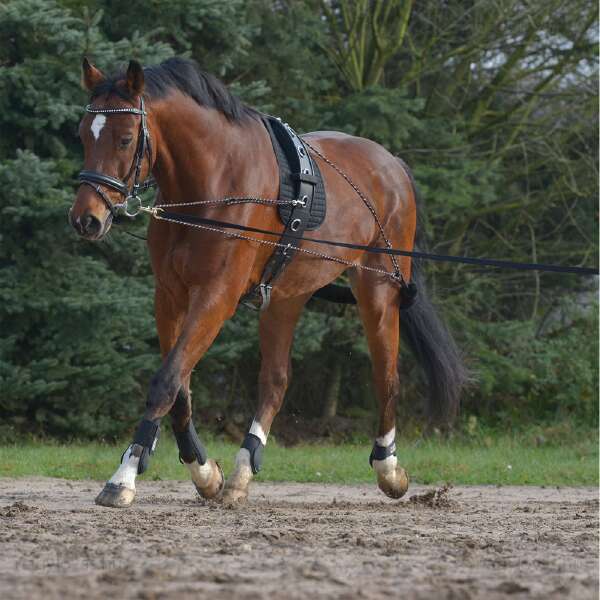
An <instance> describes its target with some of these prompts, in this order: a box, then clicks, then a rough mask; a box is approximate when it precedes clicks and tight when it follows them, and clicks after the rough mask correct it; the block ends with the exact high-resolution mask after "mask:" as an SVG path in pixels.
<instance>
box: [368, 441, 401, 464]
mask: <svg viewBox="0 0 600 600" xmlns="http://www.w3.org/2000/svg"><path fill="white" fill-rule="evenodd" d="M390 456H396V442H395V441H393V442H392V443H391V444H390V445H389V446H380V445H379V444H378V443H377V442H375V443H374V444H373V450H371V456H369V464H370V465H371V466H373V461H374V460H385V459H386V458H388V457H390Z"/></svg>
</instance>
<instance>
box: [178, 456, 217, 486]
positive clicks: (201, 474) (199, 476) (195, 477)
mask: <svg viewBox="0 0 600 600" xmlns="http://www.w3.org/2000/svg"><path fill="white" fill-rule="evenodd" d="M185 466H186V467H187V468H188V469H189V470H190V475H191V476H192V481H193V482H194V483H195V484H196V485H197V486H198V487H199V488H205V487H206V486H207V485H208V483H209V482H210V478H211V475H212V467H211V466H210V464H209V462H208V461H206V462H205V463H204V464H203V465H201V464H200V463H199V462H198V461H197V460H195V461H194V462H191V463H186V464H185Z"/></svg>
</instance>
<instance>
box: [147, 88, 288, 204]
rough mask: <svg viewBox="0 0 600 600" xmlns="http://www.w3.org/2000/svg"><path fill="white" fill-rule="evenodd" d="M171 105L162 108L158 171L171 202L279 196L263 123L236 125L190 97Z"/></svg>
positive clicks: (163, 190) (164, 190)
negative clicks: (275, 187)
mask: <svg viewBox="0 0 600 600" xmlns="http://www.w3.org/2000/svg"><path fill="white" fill-rule="evenodd" d="M180 100H181V101H180ZM168 104H169V103H167V102H166V101H165V102H164V103H162V106H160V107H159V108H160V114H159V117H158V119H157V121H158V129H159V131H158V135H157V136H156V137H157V140H156V143H157V145H158V147H157V158H156V163H155V168H154V172H153V174H154V176H155V177H156V180H157V182H158V184H159V187H160V190H161V193H162V195H163V197H164V199H165V201H166V202H167V203H175V202H188V201H198V200H214V199H219V198H223V197H226V196H235V195H238V196H243V195H247V196H250V195H265V194H268V195H272V194H273V193H275V192H276V190H274V189H271V188H273V186H274V181H275V182H276V181H277V171H276V163H275V159H274V156H273V152H272V148H271V142H270V139H269V137H268V134H267V132H266V129H265V128H264V126H263V124H262V123H260V121H259V120H257V119H252V118H248V119H246V121H245V122H243V123H231V122H230V121H228V120H227V118H226V117H225V116H224V115H223V114H222V113H220V112H218V111H216V110H214V109H209V108H204V107H201V106H198V105H197V104H196V103H195V102H194V101H193V100H192V99H190V98H187V97H185V98H183V99H180V98H178V102H177V105H175V104H174V103H170V104H171V105H170V106H169V105H168Z"/></svg>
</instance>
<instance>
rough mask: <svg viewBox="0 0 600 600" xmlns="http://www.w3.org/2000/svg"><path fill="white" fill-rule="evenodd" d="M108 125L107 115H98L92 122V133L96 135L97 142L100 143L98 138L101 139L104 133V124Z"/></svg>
mask: <svg viewBox="0 0 600 600" xmlns="http://www.w3.org/2000/svg"><path fill="white" fill-rule="evenodd" d="M105 123H106V116H105V115H96V116H95V117H94V120H93V121H92V127H91V129H92V133H93V134H94V139H95V140H96V141H98V138H99V137H100V132H101V131H102V128H103V127H104V124H105Z"/></svg>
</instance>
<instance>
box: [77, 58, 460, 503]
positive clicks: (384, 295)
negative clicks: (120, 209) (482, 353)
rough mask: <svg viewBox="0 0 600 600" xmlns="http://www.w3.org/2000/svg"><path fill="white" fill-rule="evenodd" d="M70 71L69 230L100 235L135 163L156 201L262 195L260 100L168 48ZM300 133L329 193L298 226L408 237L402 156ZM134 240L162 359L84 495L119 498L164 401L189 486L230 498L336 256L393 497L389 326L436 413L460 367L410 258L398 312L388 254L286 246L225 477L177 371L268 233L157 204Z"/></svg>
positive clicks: (182, 372)
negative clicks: (79, 110)
mask: <svg viewBox="0 0 600 600" xmlns="http://www.w3.org/2000/svg"><path fill="white" fill-rule="evenodd" d="M82 84H83V86H84V87H85V89H86V90H87V91H88V92H89V93H90V96H91V104H90V105H89V107H88V109H87V112H86V114H85V115H84V117H83V119H82V120H81V123H80V125H79V135H80V138H81V141H82V143H83V146H84V169H86V170H85V171H82V174H81V179H82V185H81V186H80V187H79V189H78V191H77V194H76V197H75V201H74V204H73V206H72V207H71V209H70V213H69V219H70V223H71V224H72V225H73V227H74V228H75V229H76V230H77V232H78V233H79V234H80V235H81V236H83V237H84V238H86V239H88V240H100V239H101V238H103V237H104V236H105V235H106V234H107V232H108V231H109V229H110V227H111V224H112V222H113V216H114V213H115V210H114V207H115V206H116V205H117V204H118V203H119V201H120V200H121V199H122V197H123V196H124V195H127V190H128V186H129V182H130V181H131V180H132V178H134V179H135V185H137V184H139V182H140V181H141V180H143V179H144V178H146V177H148V176H150V175H152V176H153V177H154V178H155V179H156V182H157V184H158V187H159V192H158V195H157V199H156V203H157V204H167V205H170V204H178V203H186V202H190V201H202V200H210V199H218V198H224V197H231V196H249V195H252V196H258V197H263V198H272V199H277V197H278V192H279V171H278V165H277V161H276V157H275V155H274V151H273V147H272V144H271V140H270V137H269V135H268V132H267V130H266V129H265V126H264V125H263V123H262V122H261V119H260V113H258V111H255V110H254V109H252V108H250V107H248V106H247V105H245V104H244V103H243V102H241V101H240V100H239V99H238V98H236V97H235V96H233V95H232V94H231V93H230V92H229V91H228V90H227V88H226V87H225V86H224V85H223V84H222V83H221V82H220V81H219V80H217V79H216V78H214V77H213V76H211V75H209V74H207V73H205V72H203V71H202V70H200V69H199V68H198V66H197V65H196V64H195V63H194V62H192V61H189V60H184V59H180V58H172V59H169V60H167V61H166V62H164V63H162V64H161V65H158V66H151V67H146V68H143V67H142V66H141V65H140V64H139V63H138V62H136V61H131V62H130V63H129V66H128V68H127V70H126V71H125V72H122V73H120V74H117V75H115V76H110V77H107V76H105V75H104V74H103V73H102V72H101V71H100V70H99V69H98V68H97V67H95V66H94V65H92V64H91V63H90V62H89V61H88V60H87V59H84V61H83V74H82ZM302 138H303V139H304V140H305V141H306V142H307V143H308V144H309V146H308V147H309V148H310V149H311V157H312V159H313V160H314V161H316V162H317V164H318V166H319V168H320V171H321V173H322V176H323V180H324V184H325V189H326V195H327V202H328V204H327V216H326V219H325V221H324V223H323V225H322V226H321V227H320V229H319V230H318V231H316V232H315V235H314V236H313V237H316V238H324V239H336V240H343V241H352V242H353V243H359V244H365V245H366V244H369V245H372V246H377V245H380V244H381V234H382V232H383V231H385V234H386V235H387V237H388V238H389V242H390V243H391V244H392V245H393V247H395V248H401V249H406V250H411V249H412V248H413V246H414V244H415V236H416V234H417V195H416V188H415V185H414V180H413V178H412V175H411V173H410V171H409V170H408V167H407V166H406V165H405V164H404V163H403V162H402V161H401V160H400V159H398V158H396V157H395V156H393V155H392V154H390V153H389V152H388V151H387V150H386V149H384V148H383V147H382V146H380V145H379V144H377V143H375V142H373V141H370V140H367V139H364V138H359V137H354V136H351V135H346V134H344V133H339V132H333V131H319V132H313V133H308V134H306V135H304V136H302ZM344 173H347V174H351V181H352V183H353V184H354V187H355V188H356V189H360V190H361V192H362V193H364V195H365V196H367V197H368V198H369V199H370V201H371V202H372V206H373V209H374V211H373V214H370V213H369V211H368V210H367V209H366V208H365V205H364V204H363V202H361V201H360V200H359V199H358V197H357V194H356V193H355V192H356V190H353V189H352V187H351V186H350V185H349V183H350V179H349V177H348V176H342V174H344ZM86 174H87V175H86ZM187 212H188V213H189V214H195V215H202V216H205V217H209V218H214V219H223V220H227V221H230V222H234V223H238V224H242V225H247V226H252V227H258V228H263V229H267V230H275V231H282V229H283V225H282V223H281V221H280V219H279V216H278V213H277V210H276V207H274V206H268V205H267V206H265V205H256V204H249V203H246V204H238V205H232V206H228V205H223V204H221V205H218V204H217V205H196V206H193V207H189V208H188V209H187ZM374 216H375V217H376V218H375V219H374ZM376 220H378V221H379V222H380V225H381V227H382V229H380V228H378V226H377V225H376ZM255 237H256V238H257V239H264V238H265V236H261V235H257V236H255ZM147 243H148V248H149V253H150V259H151V263H152V269H153V273H154V278H155V282H156V287H155V316H156V326H157V330H158V336H159V341H160V349H161V354H162V357H163V361H162V365H161V367H160V368H159V370H158V372H157V373H156V374H155V375H154V377H153V378H152V380H151V383H150V386H149V391H148V396H147V402H146V409H145V412H144V415H143V419H142V420H141V421H140V424H139V426H138V428H137V430H136V432H135V435H134V437H133V441H132V444H131V445H130V446H129V447H128V448H127V449H126V451H125V453H124V454H123V456H122V459H121V464H120V466H119V467H118V469H117V471H116V472H115V474H114V475H113V476H112V477H111V479H110V480H109V481H108V482H107V483H106V485H105V486H104V489H103V490H102V491H101V492H100V494H99V495H98V497H97V498H96V502H97V503H98V504H100V505H104V506H112V507H125V506H128V505H130V504H131V503H132V501H133V500H134V497H135V479H136V476H137V475H138V474H139V473H141V472H143V471H144V470H145V469H146V467H147V465H148V460H149V457H150V455H151V454H152V452H153V450H154V447H155V445H156V441H157V435H158V429H159V423H160V421H161V419H162V418H163V417H165V416H166V415H170V417H171V425H172V429H173V432H174V435H175V438H176V440H177V444H178V448H179V455H180V460H181V461H182V462H183V463H184V464H185V465H186V466H187V467H188V469H189V471H190V475H191V479H192V481H193V483H194V485H195V486H196V489H197V491H198V493H199V494H200V496H202V497H203V498H207V499H214V498H217V499H222V500H223V501H225V502H227V503H236V502H241V501H244V500H245V499H246V498H247V495H248V487H249V483H250V481H251V479H252V476H253V474H254V473H255V472H256V471H257V470H258V469H259V468H260V461H261V455H262V450H263V448H264V446H265V445H266V443H267V436H268V434H269V430H270V428H271V424H272V422H273V419H274V417H275V415H276V414H277V413H278V411H279V410H280V408H281V406H282V402H283V397H284V394H285V391H286V388H287V386H288V384H289V382H290V377H291V359H290V349H291V345H292V340H293V335H294V329H295V326H296V323H297V322H298V319H299V317H300V315H301V313H302V309H303V308H304V306H305V304H306V303H307V301H308V300H309V299H310V298H311V297H312V296H313V295H314V294H315V292H316V291H317V290H320V289H322V288H324V287H325V286H327V285H328V284H330V283H331V282H333V281H334V280H335V279H336V278H338V277H339V276H340V275H341V274H342V273H343V272H344V271H347V272H348V275H349V280H350V282H351V290H352V294H353V295H354V297H355V300H356V303H357V305H358V311H359V314H360V318H361V320H362V323H363V325H364V330H365V333H366V337H367V341H368V347H369V352H370V355H371V361H372V367H373V377H374V382H375V389H376V395H377V399H378V406H379V425H378V431H377V435H376V438H375V443H374V446H373V451H372V453H371V464H372V466H373V468H374V471H375V473H376V477H377V482H378V485H379V488H380V489H381V490H382V491H383V492H384V493H385V494H387V495H388V496H389V497H391V498H399V497H401V496H402V495H403V494H404V493H405V492H406V490H407V488H408V484H409V480H408V475H407V473H406V471H405V470H404V469H403V468H402V467H401V466H400V465H399V464H398V459H397V456H396V451H395V438H396V416H395V412H396V401H397V396H398V391H399V385H400V382H399V375H398V369H397V360H398V350H399V340H400V330H401V328H402V332H403V337H405V338H406V339H407V341H408V343H409V344H410V346H411V348H412V349H413V350H414V351H415V352H416V355H417V358H418V360H419V362H420V364H421V365H422V367H423V368H424V371H425V374H426V376H427V379H428V383H429V385H428V388H429V408H430V412H431V414H432V415H434V416H435V415H437V417H438V418H439V419H441V420H444V419H451V418H452V417H453V416H454V415H455V414H456V412H457V409H458V402H459V395H460V390H461V386H462V384H463V382H464V370H463V366H462V363H461V358H460V353H459V352H458V350H457V347H456V345H455V343H454V341H453V339H452V337H451V336H450V334H449V333H448V330H447V329H446V327H445V326H444V324H443V323H442V321H441V319H440V318H439V317H438V315H437V313H436V311H435V309H434V307H433V306H432V304H431V303H430V301H429V300H428V299H427V295H426V293H425V289H424V287H423V285H422V281H421V280H422V277H421V276H420V275H419V273H418V271H417V269H415V268H412V269H411V259H410V258H408V257H401V258H399V259H398V265H399V269H400V272H401V275H402V278H403V280H405V281H411V276H412V280H413V281H415V280H418V283H419V285H420V289H419V294H418V296H417V300H416V302H415V304H414V305H413V306H412V307H411V308H409V309H407V310H402V311H401V310H400V305H401V302H402V291H401V288H400V287H399V286H398V282H397V281H394V280H393V278H390V277H389V276H388V275H387V274H386V272H387V270H389V265H390V257H389V256H386V255H382V254H370V253H367V252H364V251H359V250H353V249H348V248H335V249H332V250H331V256H333V257H335V258H338V259H341V261H342V262H336V261H330V260H323V259H320V258H319V257H318V256H315V255H310V254H297V255H296V256H295V257H294V259H293V260H292V261H291V263H290V264H289V265H288V266H287V268H286V269H285V271H284V272H283V273H282V275H281V277H280V278H279V279H278V280H277V284H276V285H275V286H274V288H273V291H272V296H271V302H270V304H269V306H268V308H267V309H266V310H264V311H262V312H261V314H260V324H259V329H260V352H261V367H260V375H259V394H258V396H259V397H258V408H257V411H256V413H255V416H254V420H253V422H252V424H251V426H250V428H249V430H248V434H247V436H246V440H245V442H244V444H242V447H241V448H240V450H239V452H238V454H237V456H236V462H235V468H234V470H233V473H231V475H230V476H229V478H228V479H227V480H226V481H225V478H224V475H223V472H222V470H221V468H220V467H219V465H218V464H217V463H216V461H214V460H213V459H211V458H209V457H208V455H207V451H206V449H205V447H204V446H203V444H202V442H201V441H200V438H199V437H198V434H197V433H196V430H195V429H194V425H193V422H192V403H191V393H190V374H191V371H192V369H193V368H194V366H195V365H196V363H197V362H198V361H199V360H200V359H201V358H202V356H203V354H204V353H205V352H206V351H207V350H208V348H209V347H210V345H211V344H212V342H213V341H214V339H215V337H216V336H217V334H218V333H219V331H220V329H221V327H222V326H223V324H224V322H225V321H226V320H227V319H230V318H231V317H232V316H233V315H234V313H235V312H236V309H237V307H238V304H239V302H240V299H241V298H242V297H243V296H244V294H245V293H246V292H247V291H248V290H250V289H252V288H253V286H255V285H256V284H257V282H259V281H260V278H261V274H262V271H263V268H264V266H265V264H266V262H267V260H268V259H269V257H270V255H271V254H272V252H273V248H272V247H271V246H268V245H265V244H262V243H259V242H256V241H254V242H249V241H240V240H239V239H235V238H233V237H232V236H231V235H228V234H224V233H223V232H219V231H214V230H213V231H199V230H198V229H195V228H191V227H186V226H184V225H181V224H177V223H170V222H164V221H160V220H156V219H152V220H151V222H150V225H149V228H148V237H147ZM305 245H306V242H302V243H301V246H305ZM346 263H348V264H346ZM411 270H412V273H411ZM384 271H386V272H384Z"/></svg>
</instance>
